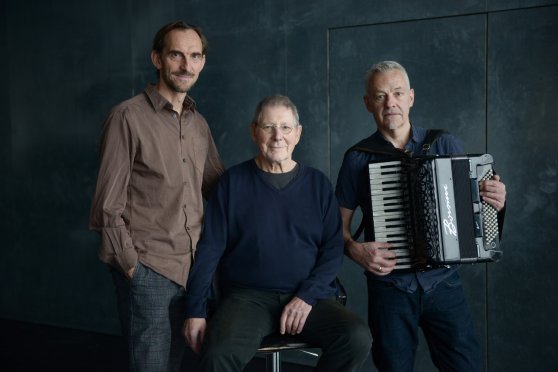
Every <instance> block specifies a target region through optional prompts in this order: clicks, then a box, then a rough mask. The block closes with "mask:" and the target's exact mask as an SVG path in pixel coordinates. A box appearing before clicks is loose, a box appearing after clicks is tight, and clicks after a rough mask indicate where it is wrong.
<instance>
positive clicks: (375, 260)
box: [339, 207, 396, 276]
mask: <svg viewBox="0 0 558 372" xmlns="http://www.w3.org/2000/svg"><path fill="white" fill-rule="evenodd" d="M339 209H340V211H341V218H342V219H343V238H344V240H345V253H346V254H347V256H349V257H350V258H351V259H352V260H353V261H355V262H356V263H357V264H359V265H360V266H362V267H363V268H364V269H365V270H367V271H370V272H371V273H373V274H375V275H381V276H383V275H387V274H389V273H391V272H392V271H393V268H394V267H395V262H396V260H395V253H394V252H392V251H390V250H389V249H388V248H391V244H390V243H382V242H365V243H360V242H357V241H354V240H353V238H352V237H351V231H350V226H351V220H352V218H353V214H354V211H353V210H352V209H347V208H343V207H340V208H339Z"/></svg>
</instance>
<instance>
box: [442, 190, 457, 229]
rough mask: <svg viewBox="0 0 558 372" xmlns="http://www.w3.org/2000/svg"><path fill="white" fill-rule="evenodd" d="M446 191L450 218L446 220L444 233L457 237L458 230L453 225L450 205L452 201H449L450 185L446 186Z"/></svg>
mask: <svg viewBox="0 0 558 372" xmlns="http://www.w3.org/2000/svg"><path fill="white" fill-rule="evenodd" d="M444 191H445V195H446V209H447V212H448V217H447V218H444V232H445V233H446V235H447V234H451V235H453V236H455V237H457V228H456V226H455V224H454V223H453V216H452V214H451V213H452V211H451V204H450V199H449V193H448V185H446V184H445V185H444Z"/></svg>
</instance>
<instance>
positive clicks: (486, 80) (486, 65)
mask: <svg viewBox="0 0 558 372" xmlns="http://www.w3.org/2000/svg"><path fill="white" fill-rule="evenodd" d="M488 17H489V13H488V10H487V12H486V13H485V18H484V19H485V42H484V90H485V91H484V131H485V134H484V137H485V138H486V142H485V152H486V153H488V60H489V58H488V53H489V48H488V42H489V34H488V30H489V27H490V25H489V20H488ZM484 277H485V278H486V281H485V288H484V296H485V304H486V305H485V308H484V311H485V315H484V319H485V327H484V345H485V346H484V352H485V355H486V357H485V361H484V363H485V364H484V369H485V371H488V366H489V363H488V358H489V355H490V354H489V352H488V351H489V339H488V335H489V327H490V325H489V323H490V322H489V319H488V315H489V312H488V305H489V303H488V301H489V296H488V265H487V264H484Z"/></svg>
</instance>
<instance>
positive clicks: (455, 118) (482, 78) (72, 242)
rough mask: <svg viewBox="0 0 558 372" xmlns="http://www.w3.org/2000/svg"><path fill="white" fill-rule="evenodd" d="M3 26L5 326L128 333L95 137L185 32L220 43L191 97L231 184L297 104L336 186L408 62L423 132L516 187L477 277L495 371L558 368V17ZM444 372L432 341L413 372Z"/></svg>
mask: <svg viewBox="0 0 558 372" xmlns="http://www.w3.org/2000/svg"><path fill="white" fill-rule="evenodd" d="M0 11H1V12H0V13H1V14H2V16H0V40H1V41H2V43H3V45H4V48H3V50H4V56H5V57H4V58H3V59H2V60H1V61H0V67H3V68H2V70H3V71H5V72H6V74H5V76H6V81H7V84H6V89H5V90H4V91H3V92H2V93H1V94H2V97H1V98H2V99H1V100H0V120H1V125H0V148H1V150H0V151H1V155H2V156H1V157H0V171H1V172H2V175H3V177H2V180H3V182H2V183H1V186H0V192H1V193H2V197H1V198H0V216H1V221H2V223H1V224H0V233H2V236H3V239H2V248H1V249H2V259H1V260H0V283H1V284H0V317H2V318H12V319H20V320H26V321H31V322H37V323H43V324H54V325H60V326H65V327H71V328H78V329H87V330H95V331H101V332H108V333H117V332H118V321H117V318H116V309H115V303H114V296H113V288H112V284H111V282H110V277H109V275H108V272H107V270H106V268H105V267H103V265H102V264H100V263H99V262H98V260H97V258H96V250H97V246H98V243H99V240H98V237H97V236H96V235H95V234H94V233H91V232H89V231H87V218H88V210H89V204H90V200H91V195H92V192H93V187H94V182H95V177H96V167H97V153H96V148H97V141H98V136H99V132H100V127H101V123H102V121H103V118H104V116H105V115H106V113H107V111H108V110H109V108H110V107H111V106H113V105H114V104H116V103H117V102H119V101H121V100H123V99H125V98H128V97H130V96H131V95H134V94H136V93H138V92H140V91H141V90H142V88H143V86H144V85H145V84H146V83H147V82H149V81H152V80H153V77H154V74H153V67H152V66H151V63H150V61H149V49H150V42H151V39H152V37H153V35H154V33H155V32H156V31H157V29H158V28H159V27H160V26H161V25H162V24H164V23H166V22H168V21H170V20H173V19H178V18H184V19H187V20H189V21H190V22H193V23H196V24H199V25H201V26H202V27H203V28H204V29H205V31H206V33H207V34H208V38H209V40H210V44H211V51H210V54H209V55H208V60H207V63H206V67H205V70H204V71H203V72H202V76H201V78H200V80H199V83H198V85H197V86H196V87H195V88H194V89H193V90H192V96H193V97H194V98H195V99H196V100H197V102H198V107H199V109H200V111H201V112H202V113H203V114H204V115H205V116H206V118H207V119H208V121H209V123H210V126H211V128H212V130H213V134H214V137H215V140H216V142H217V145H218V147H219V150H220V152H221V154H222V156H223V158H224V160H225V162H226V164H227V165H233V164H236V163H238V162H240V161H242V160H244V159H246V158H248V157H250V156H252V155H253V154H254V151H255V148H254V146H253V145H252V143H251V140H250V139H249V136H248V122H249V120H250V118H251V115H252V113H253V109H254V107H255V104H256V103H257V102H258V101H259V99H261V98H262V97H263V96H265V95H268V94H272V93H276V92H281V93H286V94H288V95H289V96H290V97H291V98H292V99H293V100H294V102H295V103H296V104H297V105H298V106H299V109H300V114H301V120H302V122H303V125H304V131H303V140H302V141H301V143H300V144H299V146H298V148H297V150H296V153H295V157H296V158H297V159H298V160H300V161H302V162H304V163H306V164H309V165H311V166H315V167H317V168H319V169H321V170H323V171H324V172H325V173H326V174H328V175H329V176H330V179H331V181H332V182H333V183H335V181H336V175H337V171H338V169H339V166H340V161H341V157H342V154H343V152H344V151H345V149H346V148H347V147H349V146H350V145H351V144H353V143H354V142H356V141H357V140H358V139H360V138H362V137H364V136H366V135H368V134H369V133H370V132H371V131H372V130H373V129H374V124H373V122H372V118H371V117H370V116H369V114H368V113H367V112H366V110H365V109H364V106H363V104H362V95H363V81H362V80H363V75H364V72H365V70H366V68H367V67H368V66H369V65H370V64H371V63H373V62H375V61H378V60H381V59H395V60H399V61H401V62H402V63H403V64H404V65H405V66H406V67H407V68H408V70H409V74H410V77H411V83H412V85H413V87H414V89H415V94H416V102H415V107H414V108H413V110H412V112H411V119H412V121H413V122H414V123H416V124H418V125H422V126H426V127H430V128H434V127H443V128H446V129H448V130H450V131H452V132H453V133H455V134H457V135H458V136H459V137H460V138H461V139H462V140H463V143H464V145H465V147H466V149H467V151H469V152H471V153H473V152H489V153H491V154H493V155H494V157H495V159H496V167H497V170H498V172H499V173H500V174H501V175H502V178H503V179H504V181H505V182H506V184H507V187H508V206H507V216H506V226H505V232H504V240H503V243H504V249H505V256H504V259H503V260H502V261H501V262H500V263H497V264H487V265H485V264H483V265H475V266H466V267H463V268H462V270H461V271H462V274H463V276H464V278H465V285H466V290H467V295H468V297H469V299H470V305H471V308H472V310H473V313H474V316H475V322H476V331H477V334H478V336H479V340H480V341H481V344H482V346H483V350H484V352H483V357H484V360H485V362H486V367H487V370H489V371H504V370H505V371H525V370H537V371H538V370H541V371H542V370H554V369H557V368H558V354H557V353H556V350H558V341H557V338H556V336H555V335H556V334H557V328H558V326H557V324H558V323H557V322H556V321H555V320H554V317H555V314H556V313H557V312H558V295H557V294H556V291H554V288H553V287H554V284H555V283H557V280H558V274H557V271H556V270H555V269H554V268H553V266H554V264H555V262H556V260H557V259H558V253H556V250H555V249H554V248H555V245H556V243H557V242H558V232H557V229H556V228H555V226H556V224H557V222H558V209H557V207H558V206H557V198H556V191H557V190H556V188H557V183H558V182H557V178H558V160H557V157H556V155H555V151H553V150H554V149H553V146H554V144H555V142H556V140H557V139H558V126H557V125H556V124H555V118H556V117H558V105H556V104H555V102H556V101H557V99H558V90H557V89H556V86H558V69H557V68H556V66H557V65H558V52H557V47H558V45H557V44H558V43H557V42H556V41H555V36H556V35H558V1H549V0H547V1H544V0H539V1H536V0H530V1H528V0H523V1H505V0H485V1H481V0H463V1H446V0H428V1H421V2H416V1H412V0H395V1H388V2H386V1H365V0H348V1H343V2H340V1H335V0H324V1H295V0H282V1H279V0H264V1H248V0H239V1H234V2H228V1H217V0H212V1H208V0H204V1H202V0H194V1H180V0H174V1H164V2H163V1H149V0H140V1H115V0H95V1H84V2H75V1H72V0H62V1H38V0H18V1H16V0H7V1H4V2H2V3H1V5H0ZM361 271H362V270H361V269H360V268H358V267H357V266H356V265H355V264H353V263H352V262H350V261H348V260H346V262H345V265H344V267H343V270H342V273H341V277H342V280H343V281H344V283H345V284H346V286H347V289H348V291H349V304H348V306H349V307H350V308H351V309H353V310H354V311H355V312H357V313H358V314H360V315H362V316H363V317H365V313H366V309H365V307H366V296H365V285H364V280H363V276H362V273H361ZM292 358H295V359H297V360H300V361H301V362H303V363H306V362H310V363H311V360H310V361H308V360H307V359H300V358H297V357H294V356H293V357H292ZM370 365H371V364H370V362H369V363H368V364H367V367H370ZM432 368H433V367H432V364H431V362H430V360H429V356H428V351H427V349H426V347H425V346H424V340H421V346H420V347H419V352H418V355H417V368H416V370H417V371H429V370H432Z"/></svg>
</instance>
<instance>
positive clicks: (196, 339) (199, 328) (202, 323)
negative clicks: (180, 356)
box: [182, 318, 207, 354]
mask: <svg viewBox="0 0 558 372" xmlns="http://www.w3.org/2000/svg"><path fill="white" fill-rule="evenodd" d="M206 326H207V321H206V320H205V318H188V319H186V320H185V321H184V326H183V327H182V335H183V336H184V338H185V339H186V344H187V345H188V346H190V348H192V350H193V351H194V352H195V353H196V354H199V353H200V351H201V346H202V344H203V339H204V337H205V328H206Z"/></svg>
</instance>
